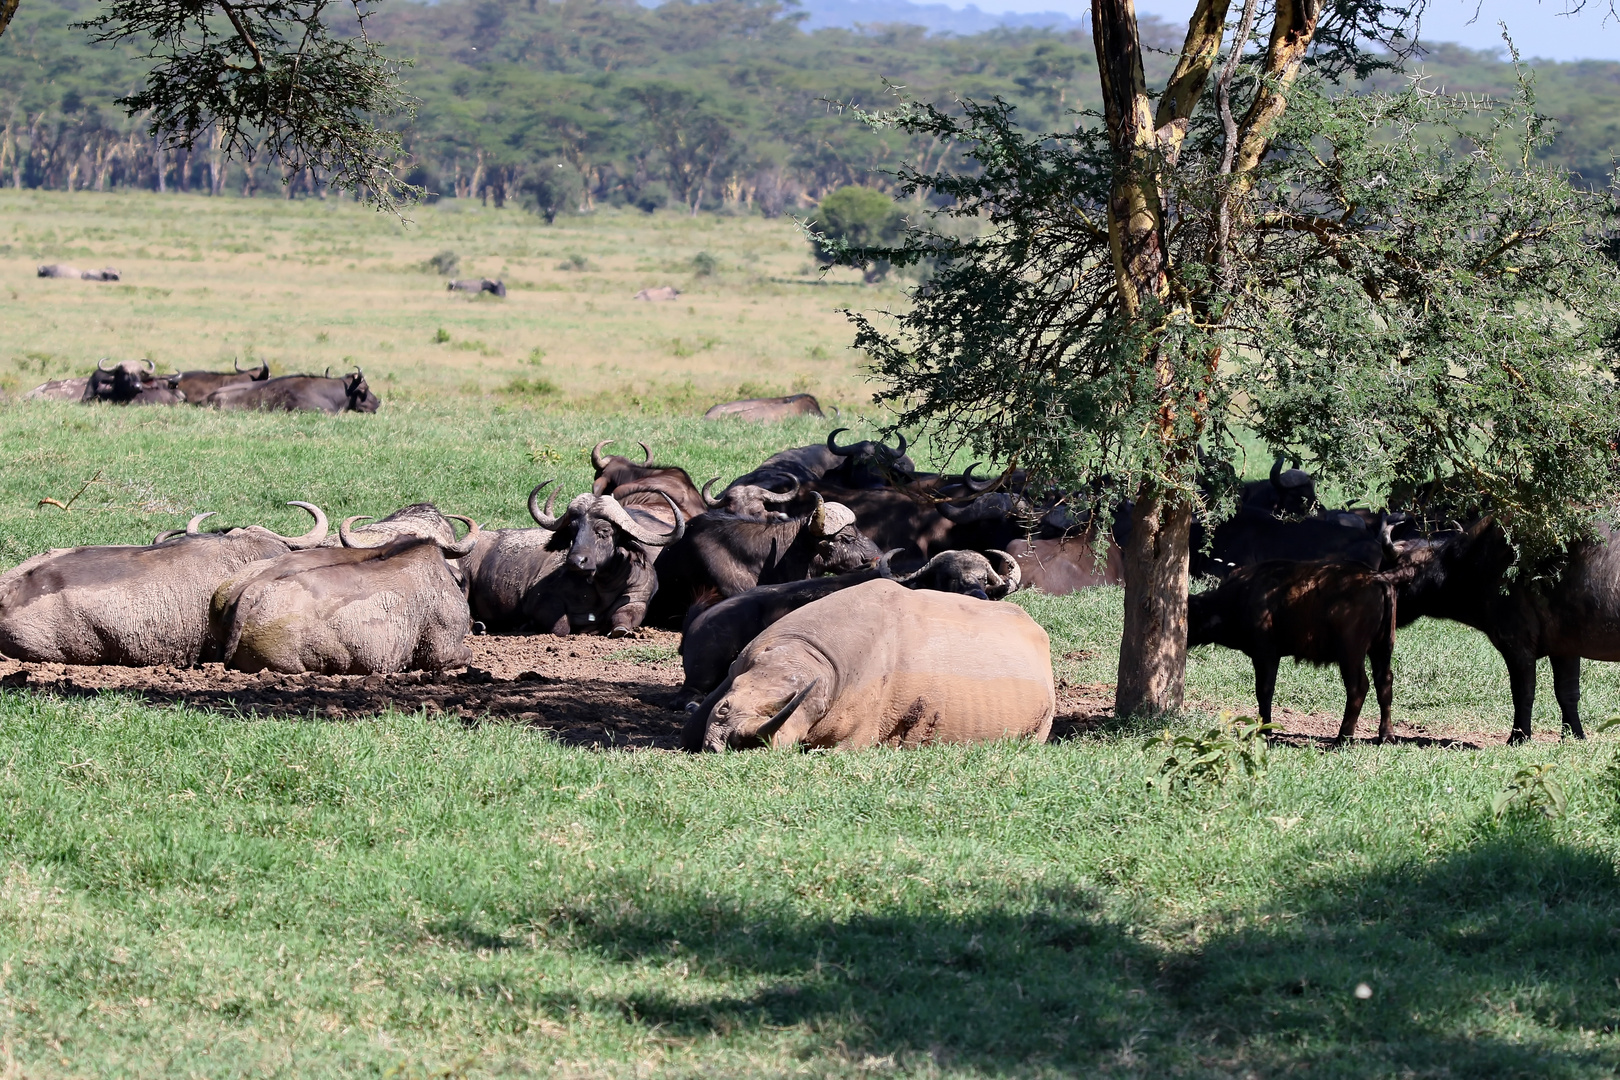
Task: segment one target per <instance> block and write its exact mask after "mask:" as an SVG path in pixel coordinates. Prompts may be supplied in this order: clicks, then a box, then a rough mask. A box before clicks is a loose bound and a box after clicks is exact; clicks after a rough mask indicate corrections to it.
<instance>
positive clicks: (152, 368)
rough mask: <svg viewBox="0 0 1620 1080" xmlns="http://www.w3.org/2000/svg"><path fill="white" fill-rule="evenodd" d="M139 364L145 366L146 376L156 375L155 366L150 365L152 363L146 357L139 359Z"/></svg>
mask: <svg viewBox="0 0 1620 1080" xmlns="http://www.w3.org/2000/svg"><path fill="white" fill-rule="evenodd" d="M140 363H143V364H145V365H146V371H147V374H149V375H156V374H157V365H156V364H154V363H152V361H150V360H148V359H147V358H146V357H144V356H143V357H141V359H140Z"/></svg>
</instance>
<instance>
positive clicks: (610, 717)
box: [0, 629, 1557, 749]
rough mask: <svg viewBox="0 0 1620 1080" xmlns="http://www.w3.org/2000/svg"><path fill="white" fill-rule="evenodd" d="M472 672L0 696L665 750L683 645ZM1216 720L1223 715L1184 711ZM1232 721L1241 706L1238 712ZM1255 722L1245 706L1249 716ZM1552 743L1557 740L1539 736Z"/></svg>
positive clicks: (526, 650)
mask: <svg viewBox="0 0 1620 1080" xmlns="http://www.w3.org/2000/svg"><path fill="white" fill-rule="evenodd" d="M467 643H468V645H469V646H471V648H472V650H473V662H472V666H471V667H469V668H467V669H465V670H462V671H454V672H430V671H407V672H400V673H398V674H394V675H366V676H359V675H278V674H274V673H272V672H261V673H259V674H255V675H249V674H246V673H244V672H240V671H227V670H226V669H225V668H224V667H222V666H221V665H219V664H203V665H201V666H200V667H195V668H175V667H156V668H128V667H77V666H71V665H64V664H24V663H19V662H17V661H15V660H7V659H4V658H0V686H6V687H13V688H22V687H26V688H27V689H29V690H33V691H36V692H38V693H43V694H52V695H56V696H59V697H88V696H93V695H95V694H99V693H102V692H104V691H114V692H119V693H127V694H132V695H134V696H135V697H137V698H139V699H140V700H142V701H144V702H147V703H149V704H153V705H168V704H185V705H190V706H192V707H194V708H199V709H211V710H215V711H218V712H224V713H233V714H240V715H246V716H284V717H306V718H310V719H318V720H343V719H348V718H351V717H361V716H369V715H373V714H376V713H380V712H383V711H384V710H387V709H396V710H401V711H405V712H414V711H416V710H425V711H427V712H430V713H442V714H445V715H451V716H456V717H459V718H461V719H463V720H465V721H467V722H469V723H473V722H484V721H496V722H510V723H518V724H525V725H528V726H530V727H534V728H536V729H540V730H545V731H549V732H550V733H552V735H554V736H555V737H556V738H557V739H559V740H561V741H563V742H566V743H569V744H571V745H576V746H589V747H596V748H607V747H625V748H635V749H674V748H675V747H676V746H677V745H678V744H679V739H680V731H681V725H682V723H683V722H684V720H685V713H684V712H683V711H682V706H683V705H684V704H685V702H686V699H685V697H684V696H683V695H682V694H681V693H680V687H681V682H682V672H681V662H680V657H679V656H678V655H677V654H676V651H675V650H676V646H678V645H679V644H680V635H679V634H676V633H671V632H668V631H663V630H651V629H643V630H642V631H640V634H639V636H637V637H634V638H625V639H619V640H608V639H606V638H600V637H567V638H557V637H551V636H549V635H548V636H536V637H497V636H486V637H472V638H468V639H467ZM1192 704H1195V705H1197V706H1198V707H1201V708H1207V709H1209V710H1211V711H1216V710H1218V709H1221V708H1232V707H1233V706H1232V705H1231V704H1230V703H1227V704H1224V705H1222V704H1219V703H1212V702H1195V703H1192ZM1236 707H1237V708H1238V709H1239V710H1240V711H1241V710H1243V708H1244V706H1243V705H1241V704H1240V705H1238V706H1236ZM1249 709H1250V710H1252V704H1251V705H1250V706H1249ZM1274 718H1275V720H1276V721H1277V722H1278V723H1279V724H1281V725H1282V731H1280V732H1278V733H1277V734H1276V735H1275V736H1273V741H1274V742H1278V743H1286V744H1290V745H1296V746H1299V745H1309V744H1317V743H1323V742H1326V741H1328V740H1331V739H1332V738H1333V737H1334V736H1335V735H1337V734H1338V730H1339V718H1338V717H1337V716H1328V715H1325V714H1314V713H1299V712H1294V711H1292V710H1289V709H1284V708H1278V709H1276V710H1275V717H1274ZM1113 720H1114V687H1113V685H1112V684H1109V683H1084V684H1082V683H1071V682H1069V681H1068V680H1066V679H1060V680H1058V686H1057V717H1056V719H1055V720H1054V721H1053V724H1052V738H1053V739H1054V740H1057V739H1071V738H1076V737H1080V736H1084V735H1086V734H1088V733H1092V732H1097V731H1100V730H1103V729H1105V728H1106V727H1107V726H1108V725H1109V724H1111V723H1112V722H1113ZM1377 729H1378V719H1377V713H1376V710H1374V711H1373V712H1372V714H1371V715H1370V716H1363V717H1362V721H1361V726H1360V728H1359V730H1358V736H1359V738H1360V739H1361V740H1370V739H1371V738H1372V737H1373V736H1374V735H1375V734H1376V733H1377ZM1506 737H1507V732H1506V730H1505V729H1504V730H1503V731H1501V732H1495V733H1492V732H1451V731H1447V732H1443V733H1436V732H1429V731H1425V730H1422V729H1420V728H1416V727H1413V726H1411V725H1408V724H1401V723H1397V724H1396V725H1395V738H1396V741H1397V742H1400V743H1409V744H1416V745H1423V746H1436V747H1453V748H1459V749H1466V748H1474V747H1480V746H1486V745H1490V744H1494V743H1502V742H1504V741H1506ZM1537 738H1539V739H1549V740H1552V739H1556V738H1557V733H1556V732H1541V733H1538V735H1537Z"/></svg>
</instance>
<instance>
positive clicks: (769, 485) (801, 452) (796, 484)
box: [731, 443, 844, 492]
mask: <svg viewBox="0 0 1620 1080" xmlns="http://www.w3.org/2000/svg"><path fill="white" fill-rule="evenodd" d="M843 463H844V459H843V458H842V457H840V456H838V455H837V454H835V453H833V452H832V451H831V450H828V449H827V447H826V446H825V445H823V444H821V443H817V444H816V445H814V446H795V447H793V448H792V449H791V450H783V451H780V452H779V453H775V454H772V455H771V456H770V457H768V458H766V459H765V460H764V461H763V462H761V463H760V466H759V468H757V469H755V470H753V471H752V472H746V473H743V474H742V475H741V476H739V477H737V479H735V480H733V481H732V482H731V487H762V488H764V489H766V490H767V491H776V492H796V491H798V490H799V489H800V488H801V487H804V486H805V485H807V484H812V483H815V482H816V481H817V480H820V479H821V478H822V477H823V476H825V475H826V474H827V472H828V470H830V469H836V468H838V467H839V466H840V465H842V464H843Z"/></svg>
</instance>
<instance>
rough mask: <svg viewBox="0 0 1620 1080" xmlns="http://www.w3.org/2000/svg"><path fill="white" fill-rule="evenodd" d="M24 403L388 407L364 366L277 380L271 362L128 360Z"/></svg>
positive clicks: (53, 386)
mask: <svg viewBox="0 0 1620 1080" xmlns="http://www.w3.org/2000/svg"><path fill="white" fill-rule="evenodd" d="M23 400H25V401H40V400H43V401H84V402H105V403H107V404H110V405H181V404H189V405H206V406H208V407H209V408H212V409H247V410H269V411H284V412H300V411H308V412H324V413H340V412H361V413H374V412H376V411H377V410H378V409H379V408H381V407H382V398H380V397H378V396H377V395H376V394H374V393H372V392H371V388H370V387H369V386H367V385H366V377H365V375H364V374H362V373H361V371H360V369H359V368H355V369H354V370H353V371H351V372H349V373H348V374H347V375H343V376H341V377H338V378H333V377H332V376H331V374H330V373H328V374H326V375H282V376H279V377H277V378H274V379H272V378H271V377H270V365H269V364H260V365H259V366H258V367H256V368H247V369H243V368H242V367H241V366H240V365H237V366H236V370H235V371H177V372H173V373H172V374H168V375H159V374H158V373H157V365H155V364H153V363H152V361H150V360H125V361H122V362H121V363H118V364H114V365H112V366H111V367H109V366H108V365H107V362H106V361H105V360H103V361H101V362H99V363H98V364H97V365H96V370H95V371H93V372H91V373H90V374H89V375H85V376H81V377H78V378H72V379H52V380H50V381H49V382H46V383H42V384H41V385H39V386H36V387H34V388H33V389H32V390H30V391H28V392H27V393H26V394H24V395H23Z"/></svg>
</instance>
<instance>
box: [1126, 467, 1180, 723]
mask: <svg viewBox="0 0 1620 1080" xmlns="http://www.w3.org/2000/svg"><path fill="white" fill-rule="evenodd" d="M1191 535H1192V507H1191V506H1189V505H1188V504H1187V503H1186V502H1185V501H1184V500H1182V499H1179V498H1176V497H1175V496H1174V495H1172V496H1171V501H1168V502H1167V501H1166V500H1164V499H1161V497H1160V495H1159V493H1158V492H1157V491H1156V490H1155V489H1154V488H1153V487H1152V486H1151V485H1150V484H1144V485H1143V486H1142V488H1141V490H1140V491H1138V492H1137V496H1136V508H1135V510H1133V511H1132V513H1131V535H1130V539H1129V540H1127V541H1126V542H1125V550H1124V551H1123V552H1122V554H1123V555H1124V559H1125V634H1124V637H1123V639H1122V640H1121V641H1120V646H1119V685H1118V686H1117V687H1115V690H1114V715H1115V716H1120V717H1124V716H1131V715H1134V714H1140V713H1148V714H1151V713H1161V712H1167V711H1169V710H1172V709H1179V708H1180V707H1181V702H1182V693H1183V691H1184V689H1185V686H1186V673H1187V561H1188V556H1189V553H1190V544H1189V538H1190V537H1191Z"/></svg>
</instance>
